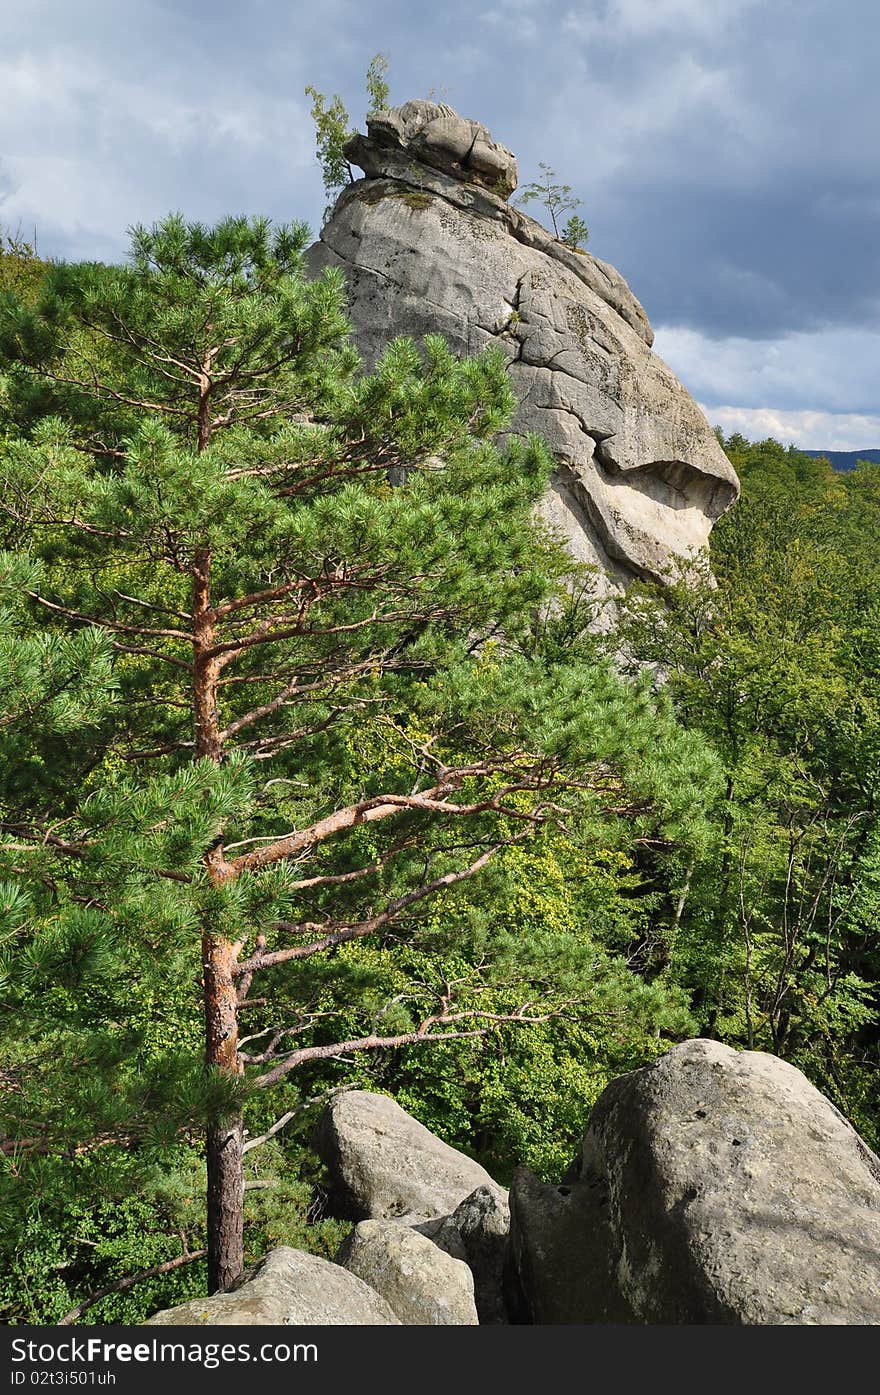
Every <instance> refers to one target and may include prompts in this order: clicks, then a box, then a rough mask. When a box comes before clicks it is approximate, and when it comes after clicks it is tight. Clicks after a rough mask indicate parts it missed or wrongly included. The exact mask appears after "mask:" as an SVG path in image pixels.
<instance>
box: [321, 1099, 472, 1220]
mask: <svg viewBox="0 0 880 1395" xmlns="http://www.w3.org/2000/svg"><path fill="white" fill-rule="evenodd" d="M315 1147H316V1148H317V1151H318V1153H319V1154H320V1156H321V1158H322V1160H323V1161H324V1162H325V1163H326V1165H327V1169H328V1172H329V1178H330V1195H329V1198H328V1207H329V1210H330V1212H331V1214H332V1215H335V1216H341V1217H343V1218H344V1219H348V1220H353V1221H361V1220H388V1219H390V1220H401V1221H404V1222H408V1223H414V1222H418V1221H425V1220H429V1219H430V1218H431V1217H432V1216H448V1215H450V1214H451V1213H452V1212H453V1211H454V1210H455V1208H456V1207H457V1206H458V1204H459V1202H461V1201H463V1200H464V1199H465V1197H466V1196H469V1195H470V1193H471V1192H473V1191H475V1190H476V1188H477V1187H482V1186H489V1187H492V1188H493V1189H495V1190H496V1191H497V1190H498V1188H497V1187H496V1186H495V1183H494V1182H493V1181H492V1178H491V1177H490V1176H489V1174H488V1172H487V1171H486V1170H485V1168H483V1167H481V1166H480V1164H479V1163H477V1162H474V1160H473V1158H469V1157H467V1156H466V1155H465V1154H464V1153H459V1152H458V1151H457V1150H456V1149H455V1148H450V1147H449V1145H448V1143H443V1142H441V1140H440V1139H439V1138H436V1137H435V1135H434V1134H432V1133H431V1132H430V1130H429V1129H426V1128H425V1126H424V1124H420V1123H419V1122H418V1121H417V1120H416V1119H413V1118H412V1117H411V1116H410V1115H409V1114H407V1113H406V1111H405V1110H404V1109H401V1107H400V1105H399V1104H396V1103H395V1101H394V1100H392V1099H389V1098H388V1096H387V1095H374V1094H371V1093H370V1092H369V1091H367V1090H350V1091H348V1092H346V1093H345V1094H341V1095H337V1096H336V1098H335V1099H334V1100H332V1101H331V1103H330V1104H329V1105H328V1106H327V1108H326V1109H325V1111H324V1113H323V1114H322V1115H321V1118H320V1119H319V1121H318V1125H317V1129H316V1132H315Z"/></svg>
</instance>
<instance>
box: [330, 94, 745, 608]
mask: <svg viewBox="0 0 880 1395" xmlns="http://www.w3.org/2000/svg"><path fill="white" fill-rule="evenodd" d="M367 124H368V134H367V135H366V136H364V135H356V136H354V137H352V139H351V141H350V142H349V144H348V146H347V148H346V152H347V155H348V157H349V159H350V160H351V161H352V163H354V164H357V165H359V166H360V168H361V169H363V170H364V171H365V175H366V177H365V178H364V179H361V180H358V181H357V182H356V183H355V184H353V185H351V186H350V187H349V188H348V189H347V190H345V191H344V193H343V194H342V195H341V196H340V198H339V200H338V202H337V204H336V207H335V209H334V212H333V215H332V217H331V218H330V220H329V221H328V222H327V224H326V225H325V227H324V228H323V230H322V232H321V237H320V241H319V242H317V243H315V244H314V245H313V246H312V247H311V248H310V249H309V252H308V263H309V269H310V271H311V272H312V274H314V275H317V274H318V273H319V272H320V271H322V270H323V269H324V268H325V267H327V266H338V267H341V268H342V269H343V270H344V271H345V273H346V277H347V280H348V284H349V289H350V300H349V316H350V319H351V321H352V325H353V329H354V339H355V343H356V344H357V346H358V349H359V350H360V352H361V354H362V356H363V358H364V360H365V363H366V365H367V366H368V367H369V366H372V365H373V364H374V363H375V362H376V360H377V359H378V358H379V357H380V355H381V353H382V351H383V350H384V349H385V347H386V346H387V344H388V343H389V341H390V340H391V339H393V338H394V337H396V336H398V335H407V336H411V337H413V338H416V339H419V338H421V337H422V336H423V335H425V334H429V333H430V334H442V335H444V336H445V338H446V339H447V341H448V342H449V344H450V347H451V348H452V349H453V351H455V352H458V353H475V352H479V351H480V350H482V349H484V348H485V347H486V346H487V345H489V344H495V345H497V346H498V347H500V348H501V349H502V350H503V352H504V353H505V355H506V356H507V358H508V360H509V372H510V376H511V382H512V385H513V387H514V389H515V391H516V394H517V397H518V399H519V407H518V410H517V413H516V417H515V419H514V422H513V427H512V429H513V430H514V431H515V432H518V433H526V432H537V433H538V434H540V435H542V436H543V437H544V438H545V440H546V441H547V442H548V444H549V446H550V449H551V450H552V452H553V454H554V456H555V457H556V460H557V461H558V469H557V471H556V473H555V476H554V479H553V482H552V487H551V490H550V492H549V494H548V496H547V498H546V500H545V504H544V511H545V514H546V516H547V518H548V519H549V521H550V522H551V523H552V524H553V526H554V527H555V528H556V530H557V531H558V532H559V533H561V535H562V536H563V537H564V539H565V541H566V543H567V545H568V547H569V550H570V551H571V553H572V554H573V556H574V557H575V558H576V559H577V560H578V561H581V562H586V563H588V564H591V565H594V566H596V567H598V569H599V573H600V575H601V576H602V577H604V579H605V580H604V589H605V590H606V591H614V590H619V589H621V588H622V587H624V586H625V585H626V584H627V583H628V582H629V581H631V580H632V579H634V578H636V577H651V578H656V579H659V580H665V579H668V578H669V577H670V576H674V575H675V574H676V572H677V570H678V567H679V563H678V560H677V559H680V558H683V557H684V558H687V557H689V556H692V555H693V554H694V553H696V552H697V551H699V550H700V549H701V548H702V547H704V546H705V545H706V543H707V541H708V537H709V532H710V529H711V527H712V524H713V523H714V521H715V520H716V519H717V518H718V517H719V516H720V515H721V514H722V513H723V512H724V511H725V509H727V508H728V507H729V505H730V504H731V503H732V502H733V500H734V499H735V498H736V495H737V492H738V483H737V479H736V475H735V474H734V472H733V469H732V468H731V466H730V463H729V462H728V460H727V457H726V456H725V455H724V453H723V451H722V450H721V447H720V446H719V444H718V442H717V440H716V438H715V435H714V433H713V432H712V430H711V429H710V427H709V425H708V423H707V422H706V419H705V417H704V416H703V414H702V412H701V411H700V409H699V408H698V407H697V405H696V403H695V402H694V401H693V399H692V398H691V397H690V395H689V394H688V393H687V391H686V390H685V389H684V388H683V387H682V385H681V383H679V382H678V380H677V379H676V377H675V376H674V374H673V373H672V372H671V370H670V369H669V368H668V367H667V366H666V364H665V363H664V362H663V361H662V359H660V358H658V357H657V355H656V354H654V353H653V352H652V350H651V343H652V339H653V335H652V331H651V327H650V324H649V322H648V318H647V316H646V314H645V311H644V310H643V308H642V306H641V305H640V304H639V302H638V301H637V300H636V298H635V296H634V295H633V294H632V292H631V291H630V289H629V287H628V286H627V284H626V282H625V280H624V279H623V277H622V276H621V275H620V274H619V272H617V271H615V269H614V268H613V267H612V266H609V265H608V264H607V263H605V262H601V261H599V260H598V259H597V258H595V257H593V256H590V255H589V254H588V253H586V252H576V251H574V250H572V249H571V248H569V247H566V246H564V245H563V244H562V243H561V242H559V241H557V240H556V239H555V238H554V237H553V236H552V235H551V234H550V233H548V232H547V231H546V230H545V229H544V228H542V227H541V226H540V224H538V223H536V222H535V221H534V220H533V219H532V218H528V217H526V216H525V215H524V214H522V213H521V212H519V211H518V210H516V209H514V208H512V207H511V206H510V205H509V204H508V203H507V198H508V196H509V195H510V193H511V192H512V191H513V189H514V188H515V186H516V179H517V169H516V160H515V157H514V156H513V155H512V154H511V153H510V151H508V150H505V149H504V147H503V146H500V145H497V144H496V143H495V142H494V141H493V140H492V138H491V136H490V135H489V132H488V131H487V130H486V128H485V127H484V126H482V125H480V123H479V122H475V121H471V120H469V119H467V118H464V117H461V116H459V115H458V114H457V113H456V112H454V111H452V109H451V108H449V107H447V106H443V105H441V104H439V103H436V102H427V101H421V102H418V101H413V102H407V103H405V104H404V105H403V106H402V107H398V108H395V109H394V110H392V111H386V112H380V113H378V114H377V115H376V116H375V117H373V118H371V119H370V120H369V122H368V123H367Z"/></svg>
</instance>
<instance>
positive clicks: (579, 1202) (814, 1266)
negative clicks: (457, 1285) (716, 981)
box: [511, 1040, 880, 1325]
mask: <svg viewBox="0 0 880 1395" xmlns="http://www.w3.org/2000/svg"><path fill="white" fill-rule="evenodd" d="M511 1249H512V1259H513V1269H514V1277H515V1287H516V1289H517V1290H518V1293H519V1298H520V1301H521V1304H522V1309H521V1311H520V1313H519V1318H520V1320H525V1321H532V1322H536V1323H585V1322H586V1323H591V1322H604V1323H608V1322H630V1323H632V1322H637V1323H744V1324H809V1325H813V1324H842V1323H852V1324H865V1323H880V1160H878V1159H877V1157H875V1155H874V1154H873V1153H872V1152H871V1151H870V1150H869V1149H868V1148H867V1147H866V1145H865V1144H864V1143H863V1142H862V1140H861V1139H860V1138H859V1136H858V1134H857V1133H856V1132H855V1130H854V1129H853V1128H852V1127H851V1126H850V1124H848V1123H847V1121H846V1120H845V1119H844V1118H843V1116H842V1115H841V1114H840V1113H839V1111H838V1110H837V1109H835V1107H834V1106H833V1105H832V1104H831V1103H830V1102H829V1101H828V1100H827V1099H826V1098H825V1097H824V1096H823V1095H821V1094H820V1093H819V1091H818V1090H816V1089H815V1088H814V1087H813V1086H812V1085H811V1084H810V1083H809V1081H808V1080H807V1079H806V1077H805V1076H804V1075H802V1074H801V1072H800V1071H798V1070H796V1069H795V1068H794V1066H791V1065H788V1064H787V1063H786V1062H784V1061H780V1060H778V1059H777V1058H776V1057H774V1056H770V1055H766V1054H765V1053H763V1052H755V1051H744V1052H736V1051H733V1050H731V1048H730V1047H727V1046H721V1045H719V1044H718V1043H717V1042H714V1041H700V1040H697V1041H688V1042H685V1043H683V1044H682V1045H680V1046H676V1047H674V1048H673V1049H672V1050H671V1051H669V1052H668V1053H667V1054H666V1055H665V1056H663V1057H662V1058H661V1059H660V1060H659V1061H657V1062H655V1063H654V1064H652V1065H650V1066H647V1067H645V1068H644V1069H643V1070H639V1071H635V1072H634V1073H633V1074H631V1075H626V1076H623V1077H622V1078H621V1079H619V1080H616V1081H614V1082H613V1083H612V1084H611V1085H610V1086H609V1087H608V1089H607V1090H606V1091H605V1092H604V1094H603V1095H602V1096H601V1098H600V1099H599V1101H598V1102H597V1104H596V1106H595V1109H594V1111H593V1114H592V1117H591V1119H590V1123H589V1127H588V1128H587V1131H586V1134H585V1137H584V1142H583V1147H582V1149H581V1152H580V1155H579V1157H578V1158H577V1160H576V1162H575V1164H574V1166H573V1168H572V1169H571V1172H570V1174H569V1175H568V1176H567V1177H566V1178H565V1181H564V1183H563V1185H561V1186H559V1187H548V1186H545V1185H544V1184H542V1183H540V1182H538V1181H537V1180H536V1179H535V1178H533V1177H532V1176H531V1174H529V1173H527V1172H526V1171H525V1170H523V1171H521V1172H520V1173H519V1174H518V1176H517V1177H516V1179H515V1181H514V1184H513V1186H512V1188H511Z"/></svg>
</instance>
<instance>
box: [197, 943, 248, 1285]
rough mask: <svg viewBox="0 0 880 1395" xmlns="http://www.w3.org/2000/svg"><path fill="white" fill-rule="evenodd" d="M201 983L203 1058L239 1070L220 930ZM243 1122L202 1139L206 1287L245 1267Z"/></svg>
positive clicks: (228, 953) (230, 959) (234, 1008)
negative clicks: (205, 1183)
mask: <svg viewBox="0 0 880 1395" xmlns="http://www.w3.org/2000/svg"><path fill="white" fill-rule="evenodd" d="M202 951H203V954H202V969H203V973H204V985H205V989H204V991H205V1064H206V1065H207V1066H209V1067H211V1066H213V1067H215V1068H216V1069H218V1070H220V1071H223V1073H224V1074H226V1075H234V1076H239V1075H241V1074H242V1065H241V1061H240V1060H239V1057H238V1004H237V1000H236V989H235V979H234V977H233V970H234V968H235V959H236V954H235V946H234V945H231V944H230V943H229V941H228V940H224V939H222V938H221V937H220V936H219V935H212V934H210V933H206V934H205V935H204V936H203V939H202ZM242 1139H243V1125H242V1117H241V1115H240V1114H234V1115H232V1116H231V1117H230V1118H228V1119H224V1120H223V1121H222V1122H221V1123H219V1124H212V1125H211V1126H210V1127H209V1128H208V1130H207V1135H206V1139H205V1158H206V1162H207V1166H208V1193H207V1197H208V1292H209V1293H216V1292H217V1290H218V1289H224V1288H228V1287H229V1286H230V1284H232V1283H233V1282H234V1281H235V1280H236V1279H237V1278H238V1277H239V1275H240V1274H241V1272H242V1269H243V1268H244V1177H243V1172H242V1157H243V1153H242Z"/></svg>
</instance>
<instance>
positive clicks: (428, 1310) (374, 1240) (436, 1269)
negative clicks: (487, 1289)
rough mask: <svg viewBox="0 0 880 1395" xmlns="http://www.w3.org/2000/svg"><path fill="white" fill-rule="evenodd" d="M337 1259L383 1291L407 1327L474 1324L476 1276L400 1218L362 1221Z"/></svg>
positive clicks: (469, 1325)
mask: <svg viewBox="0 0 880 1395" xmlns="http://www.w3.org/2000/svg"><path fill="white" fill-rule="evenodd" d="M336 1263H337V1264H341V1265H342V1266H343V1267H344V1268H345V1269H347V1270H349V1271H350V1272H351V1273H352V1274H356V1275H357V1277H358V1278H359V1279H363V1281H364V1283H366V1284H369V1285H370V1287H371V1288H374V1289H375V1290H376V1292H377V1293H380V1294H381V1295H382V1297H383V1298H384V1299H385V1301H386V1302H387V1303H388V1306H389V1307H390V1308H391V1309H392V1311H393V1312H394V1313H395V1314H396V1316H397V1317H398V1318H399V1319H400V1321H401V1322H402V1323H405V1324H406V1325H408V1326H427V1327H450V1326H455V1327H462V1326H466V1327H474V1326H476V1324H477V1322H478V1321H479V1319H478V1318H477V1309H476V1306H475V1303H474V1280H473V1275H472V1274H471V1271H470V1269H469V1268H468V1266H467V1265H466V1264H464V1263H463V1262H462V1261H461V1260H460V1259H453V1258H452V1257H451V1256H450V1255H448V1254H445V1253H444V1252H443V1250H441V1249H439V1248H438V1247H437V1246H436V1245H435V1244H433V1243H432V1241H430V1240H428V1239H427V1238H426V1237H425V1236H424V1235H420V1234H419V1233H418V1232H417V1231H416V1230H413V1229H411V1228H410V1227H409V1226H406V1225H401V1224H400V1222H399V1221H361V1222H360V1224H359V1225H356V1226H355V1228H354V1230H353V1231H352V1233H351V1235H349V1236H348V1237H347V1238H346V1239H345V1240H344V1241H343V1243H342V1245H341V1246H340V1249H339V1251H338V1253H337V1255H336Z"/></svg>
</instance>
